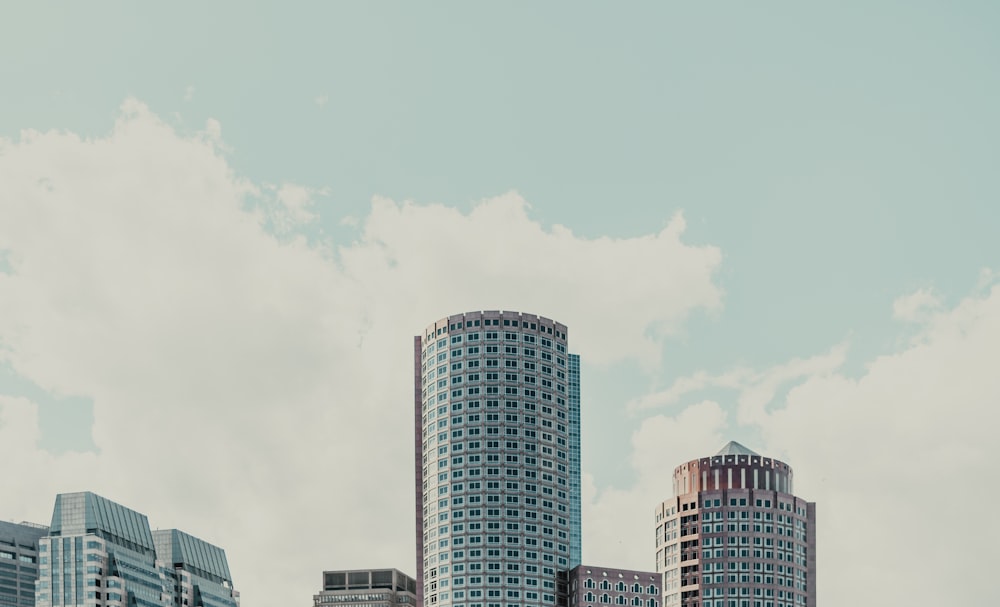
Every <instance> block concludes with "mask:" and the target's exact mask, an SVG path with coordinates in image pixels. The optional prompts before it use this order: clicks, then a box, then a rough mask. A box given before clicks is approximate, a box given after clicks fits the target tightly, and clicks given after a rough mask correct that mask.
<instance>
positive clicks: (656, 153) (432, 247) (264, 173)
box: [0, 0, 1000, 607]
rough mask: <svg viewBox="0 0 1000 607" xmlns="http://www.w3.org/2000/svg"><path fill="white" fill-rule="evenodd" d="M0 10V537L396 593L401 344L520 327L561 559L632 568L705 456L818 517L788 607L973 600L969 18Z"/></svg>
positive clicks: (991, 128) (860, 12)
mask: <svg viewBox="0 0 1000 607" xmlns="http://www.w3.org/2000/svg"><path fill="white" fill-rule="evenodd" d="M0 18H2V19H3V21H4V23H10V24H15V25H14V26H13V27H10V28H8V29H9V30H10V31H8V32H7V34H6V35H5V36H3V37H2V38H0V52H2V53H3V56H4V57H5V58H7V60H6V61H4V62H0V89H2V92H3V95H2V98H3V100H4V103H3V108H2V110H0V444H3V445H5V447H6V448H7V449H8V453H9V454H10V456H9V458H8V460H7V461H8V462H10V464H9V465H8V466H7V467H6V468H5V471H4V481H5V484H4V490H3V491H2V492H0V516H3V517H4V518H8V519H10V520H14V521H21V520H29V521H38V513H39V512H48V510H49V508H50V507H51V500H52V496H54V495H56V494H59V493H64V492H73V491H94V492H96V493H98V494H101V495H107V496H112V497H113V498H114V499H115V500H117V501H120V502H121V503H123V504H128V505H129V507H131V508H135V509H136V510H137V511H140V512H149V513H153V512H155V513H156V517H155V519H156V520H162V521H171V523H174V524H176V525H178V526H180V527H181V528H183V529H185V530H187V531H189V532H190V533H192V534H193V535H195V536H197V537H201V538H205V539H206V541H210V542H212V543H213V544H215V545H219V546H225V548H226V551H227V556H228V559H229V564H230V566H231V568H232V571H233V574H234V577H235V581H236V584H237V587H238V588H239V589H240V592H241V594H242V601H243V605H244V607H253V605H255V604H260V605H268V604H277V603H279V602H282V601H284V600H285V598H286V597H287V596H293V597H301V598H299V599H296V600H301V601H302V602H303V604H305V603H306V602H307V601H310V600H311V597H312V596H314V595H315V593H316V590H317V582H318V579H319V578H318V573H319V572H322V571H331V570H338V569H344V570H346V569H356V568H364V567H372V568H381V567H398V568H401V569H403V570H407V569H410V568H412V567H413V565H411V563H412V562H413V545H412V544H413V538H414V537H415V524H414V517H413V506H414V504H413V494H414V492H413V481H414V478H413V465H412V461H413V460H412V458H413V447H414V445H413V411H412V409H411V407H412V403H413V400H412V395H413V392H412V391H413V383H412V380H411V377H412V376H411V373H412V372H413V344H412V337H413V336H414V335H416V334H418V333H420V331H421V330H422V328H423V327H425V326H426V325H427V323H428V322H429V321H430V320H433V319H435V318H440V317H441V315H443V314H457V313H461V312H462V311H466V310H486V309H491V310H493V309H507V310H525V311H529V312H531V313H536V314H541V315H544V316H546V317H547V318H553V319H558V321H559V322H562V323H565V324H566V325H567V326H568V327H570V328H571V330H572V350H573V352H574V353H576V354H579V356H580V366H581V368H580V377H581V382H582V383H581V391H582V395H583V404H582V414H581V426H580V427H581V432H580V444H581V456H580V461H581V473H580V496H581V518H582V521H583V529H582V538H581V545H582V562H583V563H599V564H602V565H606V566H609V567H616V568H621V569H622V570H635V571H644V570H651V569H653V568H654V566H655V563H654V562H653V557H652V555H653V554H654V544H653V540H654V538H653V533H652V532H651V528H650V525H651V519H650V514H649V513H650V508H651V507H652V506H653V505H655V504H658V503H661V502H662V501H663V500H664V499H667V498H668V497H669V495H670V489H671V487H670V486H669V485H670V478H669V477H670V472H671V471H672V470H673V467H674V466H676V465H677V463H678V462H684V461H689V460H690V459H692V458H696V457H702V456H704V455H706V454H711V453H715V452H716V450H717V449H718V448H719V446H720V445H723V444H725V443H726V442H727V441H729V440H735V441H738V442H740V443H741V444H744V445H747V446H748V447H751V448H752V449H753V450H754V451H756V452H759V453H762V454H767V455H768V456H769V457H772V458H776V459H778V460H780V461H784V462H789V463H790V464H791V465H794V467H795V472H796V479H797V484H796V493H797V494H799V492H801V495H803V496H806V497H807V498H808V499H809V500H811V501H815V502H816V503H817V504H818V505H819V506H820V515H819V521H820V524H819V528H818V529H817V534H818V537H817V543H818V545H819V546H820V550H821V552H822V554H821V555H820V559H821V564H822V565H821V567H822V572H821V580H820V585H819V587H818V593H819V595H818V601H820V602H822V603H823V604H826V603H830V604H831V605H839V604H853V603H856V602H858V597H863V600H862V601H861V602H866V603H871V604H880V603H881V604H897V603H902V604H907V605H914V606H915V607H924V606H925V605H926V606H929V605H937V604H943V603H958V602H985V603H990V602H992V603H1000V596H998V593H1000V590H998V589H997V588H996V587H995V585H993V584H991V583H990V578H989V575H988V570H987V566H988V564H989V563H990V562H992V557H991V555H990V553H989V552H988V546H989V545H990V541H989V540H991V539H992V538H996V537H1000V523H998V522H996V521H995V520H994V518H993V517H992V516H991V513H990V510H989V505H990V504H992V503H993V500H994V498H995V496H996V494H997V490H996V488H995V487H994V486H993V485H992V484H990V483H984V482H982V479H984V478H987V479H988V478H991V477H992V475H993V474H994V470H993V467H994V462H996V461H998V460H1000V447H998V446H997V445H996V441H995V440H993V437H992V436H991V435H990V434H989V428H990V427H991V426H992V425H993V424H994V422H996V421H997V419H998V415H997V410H996V407H995V403H996V402H998V400H1000V381H998V380H997V379H996V375H997V374H996V373H995V369H994V367H995V361H996V360H998V359H1000V251H998V247H997V245H996V236H995V233H996V232H997V226H1000V205H997V204H996V201H997V200H998V199H1000V181H998V180H997V179H996V175H995V173H996V171H995V167H996V165H997V161H998V153H997V150H996V143H995V142H996V141H1000V113H998V112H996V110H995V108H996V107H998V106H1000V73H998V71H997V70H996V64H997V60H998V59H997V58H998V57H1000V38H998V37H997V36H996V35H995V32H996V31H997V29H998V28H1000V5H997V4H996V3H986V2H969V3H961V4H949V5H925V4H920V3H912V2H904V1H902V0H889V1H888V2H886V3H878V5H877V6H876V5H871V4H865V5H837V6H833V5H830V6H810V5H803V4H801V3H792V2H778V3H777V4H775V5H773V6H770V7H767V8H766V9H765V8H764V7H761V6H759V5H749V4H738V3H729V4H724V5H702V4H698V5H686V4H682V3H663V2H637V3H634V4H629V5H628V6H624V7H623V6H620V5H587V4H579V3H568V2H552V3H544V4H537V3H534V4H528V3H514V4H512V5H503V6H499V5H485V4H483V5H469V4H468V3H457V2H451V1H450V0H443V1H442V2H435V3H433V4H430V5H424V4H422V5H416V4H413V3H403V2H393V1H390V2H386V3H352V2H344V3H314V2H301V3H292V4H290V5H289V4H277V3H264V4H261V5H259V6H256V7H255V8H254V10H249V9H247V8H246V7H245V6H243V5H237V4H235V3H225V2H223V3H221V4H212V5H210V6H206V5H203V4H196V3H192V2H185V1H181V2H177V3H171V5H170V6H131V5H130V6H127V7H123V6H120V5H118V4H110V3H102V2H98V3H97V4H88V5H86V6H84V5H81V4H80V3H69V2H65V3H60V2H56V3H44V4H41V3H27V4H13V3H12V4H9V5H6V6H4V7H3V8H0ZM164 462H166V463H167V464H166V465H164V464H163V463H164ZM939 479H941V480H942V481H943V482H944V483H945V485H944V486H946V487H947V488H948V489H955V490H958V491H959V492H960V493H959V499H956V498H955V496H954V494H952V493H950V492H938V491H936V490H930V491H929V490H928V489H929V487H934V486H936V484H935V482H936V481H937V480H939ZM956 503H961V505H962V507H963V508H964V511H963V516H965V517H967V518H968V519H969V520H972V521H977V522H976V524H975V525H973V526H970V527H969V528H964V527H963V528H959V529H955V530H953V531H952V532H949V533H929V534H926V535H925V536H922V537H921V546H920V549H919V550H915V549H913V548H912V546H913V538H914V530H915V529H923V528H924V527H925V526H926V525H927V524H929V523H928V522H929V521H938V520H942V517H944V516H946V513H948V512H950V511H951V508H953V507H954V505H955V504H956ZM43 518H44V517H43ZM38 522H45V521H44V520H42V521H38ZM636 542H637V543H636ZM860 545H864V546H866V547H868V549H870V550H871V551H872V553H873V554H878V555H880V557H881V558H882V563H881V567H880V568H878V569H874V568H872V567H871V566H870V562H869V561H868V560H866V559H858V558H857V547H858V546H860ZM277 554H281V555H284V556H285V558H281V559H276V558H274V555H277ZM959 554H960V555H962V556H963V558H962V559H951V558H944V557H943V556H941V555H959ZM928 571H930V572H932V574H931V575H929V574H928ZM408 573H410V574H413V575H415V574H416V573H417V572H416V571H408ZM956 579H962V580H964V582H963V583H962V584H961V585H959V586H957V587H956V586H955V584H954V583H953V580H956ZM274 580H280V584H275V583H274ZM837 582H844V583H837Z"/></svg>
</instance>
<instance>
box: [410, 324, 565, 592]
mask: <svg viewBox="0 0 1000 607" xmlns="http://www.w3.org/2000/svg"><path fill="white" fill-rule="evenodd" d="M567 344H568V342H567V328H566V326H565V325H563V324H561V323H559V322H556V321H553V320H551V319H548V318H544V317H541V316H536V315H533V314H523V313H519V312H510V311H502V312H501V311H486V312H469V313H465V314H457V315H454V316H450V317H448V318H445V319H442V320H440V321H438V322H435V323H433V324H431V325H430V326H428V327H427V328H426V330H425V331H424V332H423V334H422V335H418V336H416V337H415V338H414V438H415V441H414V452H415V478H416V519H417V538H416V539H417V555H416V556H417V594H418V603H419V604H421V605H423V606H426V607H431V606H433V607H521V606H523V605H532V606H536V605H537V606H545V605H556V604H557V600H559V599H560V598H564V597H565V593H566V582H565V580H566V577H565V572H566V571H567V570H568V569H570V568H571V567H573V566H575V565H577V564H579V554H580V540H579V538H580V517H579V511H580V489H579V487H580V466H579V451H580V444H579V441H580V439H579V437H580V430H579V408H580V406H579V402H580V398H579V383H580V380H579V358H578V357H576V356H574V355H571V354H569V352H568V350H567ZM560 572H562V575H561V576H560Z"/></svg>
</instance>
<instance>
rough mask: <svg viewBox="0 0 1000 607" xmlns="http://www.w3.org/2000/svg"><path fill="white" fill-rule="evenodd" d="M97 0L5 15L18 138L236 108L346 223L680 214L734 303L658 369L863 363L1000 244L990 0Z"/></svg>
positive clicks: (1, 76) (228, 125)
mask: <svg viewBox="0 0 1000 607" xmlns="http://www.w3.org/2000/svg"><path fill="white" fill-rule="evenodd" d="M99 6H101V8H99V9H96V10H95V8H94V7H93V5H80V4H77V5H72V4H71V5H58V6H51V5H42V4H40V3H36V4H31V5H27V4H24V5H21V6H20V7H18V8H17V9H16V10H13V9H12V8H11V7H9V6H8V8H7V9H6V10H5V12H6V13H7V16H8V18H6V19H5V21H6V22H7V23H8V25H9V26H13V27H9V28H8V30H7V32H6V33H5V35H4V36H3V37H2V39H0V53H2V54H3V56H4V57H7V58H8V60H6V61H4V62H3V63H2V64H0V82H2V84H0V86H2V87H3V99H4V104H3V108H4V109H3V111H2V112H0V133H3V134H5V135H6V136H8V137H11V136H15V135H16V133H17V132H18V131H19V130H20V129H22V128H34V129H39V130H45V129H50V128H56V129H63V130H71V131H74V132H77V133H81V134H83V135H90V136H95V135H99V134H101V133H104V132H106V131H107V130H108V129H109V128H110V125H111V123H112V119H113V116H114V113H115V111H116V108H117V106H118V105H119V104H120V103H121V101H122V99H123V98H125V97H126V96H135V97H137V98H138V99H140V100H141V101H143V102H144V103H147V104H149V105H150V107H151V108H152V109H153V110H154V111H155V112H157V113H159V114H160V115H161V116H164V117H165V118H166V119H167V120H168V121H169V120H174V121H176V123H177V124H178V125H179V127H180V128H182V129H184V128H188V129H196V128H200V126H201V124H202V123H203V121H204V120H205V119H206V118H209V117H211V118H215V119H217V120H219V121H220V122H221V123H222V125H223V133H224V138H225V141H226V143H227V144H228V145H229V146H231V147H232V152H231V154H230V155H229V159H230V162H231V163H232V166H233V167H234V169H235V170H236V171H238V172H239V173H240V174H242V175H244V176H247V177H250V178H252V179H254V180H257V181H268V182H283V181H292V182H296V183H300V184H303V185H308V186H312V187H317V188H328V189H329V195H328V196H326V197H325V198H323V199H321V201H320V205H321V219H322V221H323V222H324V224H325V225H326V230H327V231H328V232H331V233H333V234H335V235H336V236H337V237H338V238H351V233H350V231H349V230H347V229H344V228H340V227H338V222H339V220H340V219H341V218H342V217H343V216H345V215H362V214H364V213H365V212H366V209H367V205H368V201H369V199H370V198H371V196H373V195H383V196H387V197H390V198H393V199H398V200H402V199H412V200H414V201H417V202H422V203H427V202H443V203H446V204H450V205H455V206H458V207H459V208H468V206H469V205H470V203H472V202H474V201H478V200H480V199H482V198H485V197H488V196H493V195H496V194H500V193H503V192H505V191H508V190H511V189H514V190H517V191H518V192H520V193H521V194H522V195H523V196H525V197H526V198H527V199H528V201H529V203H530V204H531V205H532V216H533V217H534V218H536V219H537V220H539V221H541V222H542V223H543V224H545V225H550V224H554V223H558V224H562V225H565V226H568V227H569V228H571V229H572V230H573V231H574V232H576V233H578V234H580V235H583V236H588V237H596V236H602V235H605V236H611V237H626V236H636V235H640V234H643V233H646V232H647V231H648V230H649V229H650V228H651V227H652V228H657V227H659V226H662V225H663V224H665V222H666V220H667V219H668V218H669V217H670V216H671V215H672V214H673V213H674V212H675V211H678V210H682V211H683V212H684V214H685V217H686V219H687V221H688V224H689V230H688V235H687V240H688V241H689V242H693V243H699V244H712V245H716V246H719V247H721V249H722V251H723V254H724V262H723V265H722V268H721V273H720V275H719V279H718V280H719V284H720V285H721V286H722V287H723V288H724V290H725V293H726V296H725V312H724V313H722V314H720V315H717V316H713V317H711V318H703V317H699V316H696V317H695V318H694V319H693V321H692V323H691V325H690V326H689V327H688V328H687V330H686V331H685V338H684V339H683V340H682V341H681V342H679V343H673V344H671V346H670V347H669V348H668V349H667V351H666V355H665V361H664V368H665V372H666V377H665V378H664V380H669V378H670V376H672V375H682V374H685V373H688V372H691V371H694V370H696V369H699V368H707V369H717V368H721V367H723V366H726V365H729V364H732V363H737V362H744V363H747V364H752V365H767V364H773V363H776V362H778V361H781V360H785V359H787V358H790V357H793V356H799V355H804V353H807V352H812V351H814V350H817V349H821V348H824V347H827V346H828V345H829V344H832V343H835V342H837V341H840V340H843V339H845V338H848V337H850V338H851V344H852V348H851V352H852V355H853V354H857V355H859V356H862V357H869V356H871V355H872V354H875V353H879V352H881V351H883V350H885V349H886V348H887V346H890V345H892V344H893V342H894V339H895V337H896V335H897V330H898V326H896V325H895V324H893V323H891V321H890V319H889V310H890V305H891V302H892V300H893V299H894V298H895V297H897V296H899V295H900V294H901V293H904V292H907V291H910V290H913V289H916V288H918V287H934V288H936V289H938V290H939V291H940V292H941V293H943V294H944V295H945V296H946V297H955V296H957V295H961V294H964V293H965V292H967V291H968V290H969V288H970V287H971V286H972V285H973V284H974V283H975V280H976V273H977V272H978V270H979V269H980V268H981V267H984V266H991V265H992V266H995V265H996V264H997V259H998V256H1000V253H998V246H997V243H996V241H995V239H994V238H993V234H994V233H995V230H996V227H997V226H998V225H1000V212H998V208H1000V207H998V205H997V203H996V200H997V197H998V190H1000V179H998V177H997V175H996V166H997V158H998V145H1000V144H998V143H997V142H998V141H1000V112H997V110H996V108H997V107H1000V71H998V70H997V65H998V61H1000V42H998V38H997V36H996V31H997V30H996V27H997V25H998V17H1000V15H998V12H1000V7H998V6H997V5H996V4H995V3H992V2H979V3H976V2H966V3H962V4H961V5H959V6H955V5H944V4H941V3H930V2H898V3H890V2H884V3H877V5H873V4H872V3H864V2H857V3H846V4H841V3H838V6H836V7H832V6H828V7H817V6H814V5H813V6H803V5H801V3H793V2H788V3H773V4H770V5H768V6H766V7H762V6H760V5H753V6H751V5H746V4H742V3H733V4H728V5H712V6H694V5H691V4H686V3H629V4H625V5H619V4H611V3H608V4H600V3H582V4H576V3H571V4H566V3H537V4H536V3H514V4H513V5H511V4H505V5H504V6H503V7H500V6H493V7H490V6H486V5H482V4H477V5H475V6H470V5H468V4H467V3H444V2H439V3H432V4H427V3H385V2H378V3H325V2H318V3H296V4H294V5H292V6H285V5H283V4H282V5H278V4H273V5H265V6H258V5H253V6H252V7H251V6H248V5H246V4H245V3H235V2H233V3H213V4H212V5H204V4H203V3H171V4H170V5H169V6H168V5H164V6H161V7H156V8H150V7H148V6H146V7H141V8H140V7H139V6H137V5H134V4H129V3H110V4H104V5H99ZM188 87H193V93H192V95H191V100H190V101H185V100H184V96H185V92H186V91H187V89H188ZM319 97H326V98H328V101H327V102H326V104H325V105H323V106H319V105H317V103H316V99H317V98H319ZM174 112H177V113H178V114H179V115H180V118H179V120H178V119H176V118H170V117H171V116H172V115H173V113H174ZM621 371H622V372H624V373H628V372H629V371H628V370H627V369H622V370H621ZM608 397H609V398H610V397H611V395H610V394H609V395H608ZM63 413H65V412H63ZM46 430H47V432H46V437H45V438H44V439H43V440H45V442H46V443H47V444H49V445H50V446H51V447H53V448H56V449H58V446H57V445H56V444H55V443H54V442H50V441H49V440H48V438H49V437H51V436H52V435H51V434H50V433H51V432H54V431H56V428H55V427H54V426H53V425H51V424H50V425H48V427H47V428H46Z"/></svg>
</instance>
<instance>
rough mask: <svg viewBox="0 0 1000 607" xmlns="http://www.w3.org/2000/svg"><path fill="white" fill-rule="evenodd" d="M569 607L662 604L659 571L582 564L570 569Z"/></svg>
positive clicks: (651, 605)
mask: <svg viewBox="0 0 1000 607" xmlns="http://www.w3.org/2000/svg"><path fill="white" fill-rule="evenodd" d="M568 577H569V607H602V606H605V605H607V606H609V607H610V606H612V605H617V606H619V607H623V606H628V607H660V574H659V573H656V572H653V571H635V570H632V569H612V568H610V567H597V566H595V565H579V566H577V567H574V568H573V569H571V570H570V571H569V576H568Z"/></svg>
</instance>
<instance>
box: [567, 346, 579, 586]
mask: <svg viewBox="0 0 1000 607" xmlns="http://www.w3.org/2000/svg"><path fill="white" fill-rule="evenodd" d="M568 359H569V360H568V362H569V368H568V369H567V370H568V378H567V383H568V386H567V387H568V389H569V398H568V401H569V516H570V518H569V520H570V526H569V567H570V569H572V568H573V567H576V566H578V565H579V564H580V563H581V561H582V553H583V537H582V530H581V518H582V516H581V504H580V355H579V354H570V355H569V356H568Z"/></svg>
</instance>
